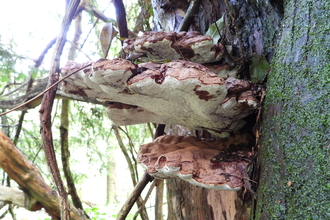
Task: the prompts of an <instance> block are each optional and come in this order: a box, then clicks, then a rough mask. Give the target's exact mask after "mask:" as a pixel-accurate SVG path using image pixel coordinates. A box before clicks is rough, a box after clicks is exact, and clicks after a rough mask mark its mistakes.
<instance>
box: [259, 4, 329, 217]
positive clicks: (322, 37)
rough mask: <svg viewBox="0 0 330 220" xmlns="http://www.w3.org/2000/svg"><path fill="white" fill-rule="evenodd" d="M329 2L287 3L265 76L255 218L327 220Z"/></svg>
mask: <svg viewBox="0 0 330 220" xmlns="http://www.w3.org/2000/svg"><path fill="white" fill-rule="evenodd" d="M329 11H330V2H329V1H328V0H320V1H307V0H290V1H287V2H286V4H285V14H284V19H283V23H282V28H283V31H282V34H281V37H280V40H279V42H278V44H277V48H275V49H276V54H275V57H274V59H273V64H272V70H271V72H270V74H269V77H268V83H267V94H266V103H265V108H264V114H263V119H264V121H263V124H262V149H261V154H260V157H261V163H262V164H261V175H260V183H259V188H258V202H257V209H256V215H255V219H330V140H329V139H330V138H329V137H330V105H329V100H330V62H329V60H330V22H329V21H330V15H329Z"/></svg>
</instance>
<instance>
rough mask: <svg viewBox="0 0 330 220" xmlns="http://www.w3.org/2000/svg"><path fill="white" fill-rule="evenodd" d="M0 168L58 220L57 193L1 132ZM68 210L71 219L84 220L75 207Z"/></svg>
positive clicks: (58, 205)
mask: <svg viewBox="0 0 330 220" xmlns="http://www.w3.org/2000/svg"><path fill="white" fill-rule="evenodd" d="M0 166H1V168H2V169H3V170H4V171H5V172H6V173H8V175H9V176H10V177H11V178H12V179H13V180H14V181H15V182H17V184H18V185H19V186H20V187H21V189H22V190H23V191H24V193H26V194H28V195H30V196H31V197H33V198H34V199H36V200H37V201H38V205H39V206H41V207H43V208H45V210H46V211H47V212H48V213H49V215H51V216H52V217H53V218H54V219H60V204H59V197H58V194H57V192H56V191H55V190H53V189H52V188H51V187H50V186H49V185H47V184H46V182H45V181H44V179H43V178H42V176H41V174H40V171H39V170H38V169H37V167H36V166H35V165H34V164H33V163H32V162H30V161H29V160H28V159H27V158H26V157H25V156H24V155H23V154H22V153H21V152H20V151H19V150H18V149H17V148H16V147H15V145H14V144H13V142H12V141H11V140H10V139H9V138H8V137H7V136H5V135H4V134H3V133H2V132H1V131H0ZM41 207H40V208H41ZM70 210H71V211H70V218H71V219H79V220H80V219H86V217H85V216H84V215H83V214H82V213H81V212H80V211H79V210H77V209H76V208H75V207H73V206H70Z"/></svg>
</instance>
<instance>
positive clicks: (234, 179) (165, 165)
mask: <svg viewBox="0 0 330 220" xmlns="http://www.w3.org/2000/svg"><path fill="white" fill-rule="evenodd" d="M252 140H253V138H252V136H251V135H250V134H243V135H237V136H234V137H231V138H228V139H224V140H218V141H201V140H198V139H197V138H196V137H191V136H188V137H187V136H171V135H165V136H161V137H159V138H157V139H156V140H155V141H154V142H152V143H149V144H144V145H142V146H141V148H140V151H139V153H138V156H139V163H142V164H144V166H145V167H146V168H147V172H148V173H149V174H151V175H152V176H154V177H156V178H175V177H176V178H182V179H184V180H186V181H188V182H191V183H193V184H196V185H201V186H204V187H208V188H215V189H226V190H237V189H238V188H240V187H242V186H243V185H244V182H243V178H245V176H246V169H247V166H248V164H249V163H250V161H251V159H252V151H251V148H249V147H248V146H246V143H251V141H252ZM171 170H178V171H177V172H171ZM166 175H167V176H166ZM222 185H227V186H229V188H226V187H224V188H221V186H222Z"/></svg>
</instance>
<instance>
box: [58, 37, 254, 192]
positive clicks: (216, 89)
mask: <svg viewBox="0 0 330 220" xmlns="http://www.w3.org/2000/svg"><path fill="white" fill-rule="evenodd" d="M124 50H126V51H127V52H130V53H131V54H135V55H137V56H140V55H146V56H147V57H148V58H149V59H150V60H156V61H161V60H167V61H171V62H168V63H152V62H149V63H142V64H139V65H137V64H134V63H132V62H131V61H129V60H127V59H126V60H124V59H113V60H107V59H101V60H99V61H96V62H93V63H90V64H91V65H90V66H88V67H86V68H84V69H83V70H80V71H78V72H77V73H75V74H73V75H71V76H70V77H68V78H67V79H65V80H64V81H63V83H62V87H61V88H62V90H63V92H65V93H69V94H74V95H79V96H83V97H90V98H96V99H98V100H99V101H102V102H104V103H105V104H107V105H108V108H107V110H106V112H107V114H108V116H109V118H110V119H111V120H112V122H113V124H115V125H131V124H139V123H147V122H153V123H158V124H168V125H182V126H185V127H187V128H189V129H194V130H207V131H209V132H211V133H213V134H215V135H218V136H224V135H226V134H228V132H233V131H238V130H240V129H241V128H242V127H243V126H244V125H245V121H244V118H245V117H246V116H248V115H249V114H251V113H253V112H255V111H256V109H258V107H259V98H258V96H259V95H260V94H259V92H260V91H259V88H258V87H257V86H256V85H254V84H252V83H250V82H248V81H244V80H240V79H236V78H234V77H232V76H236V72H237V71H236V70H235V69H231V68H229V66H228V65H226V64H224V63H222V64H219V63H220V62H218V63H217V65H218V66H213V67H210V68H212V69H214V71H215V72H217V73H218V75H216V74H215V73H213V72H212V70H211V69H209V68H207V67H206V66H204V65H202V64H204V63H212V62H216V61H219V60H220V59H221V58H222V55H223V52H224V48H223V46H222V45H221V44H213V41H212V39H211V37H209V36H202V35H201V34H199V33H198V32H179V33H175V32H146V33H144V34H143V35H142V36H141V37H139V38H137V39H135V40H132V39H127V40H125V45H124ZM135 55H134V56H135ZM82 67H84V64H78V63H74V62H71V61H70V62H68V63H67V65H66V66H65V67H64V68H62V72H61V74H62V75H67V74H69V73H71V72H73V71H76V70H78V69H80V68H82ZM230 140H233V139H230ZM235 141H236V142H237V140H236V139H235V140H234V141H233V142H235ZM236 142H235V143H234V147H232V146H231V144H230V141H229V142H228V141H222V142H219V141H214V142H208V141H199V140H197V139H196V138H194V137H175V136H162V137H159V138H157V139H156V140H155V141H154V142H153V143H150V144H145V145H142V146H141V150H140V152H139V162H140V163H142V164H143V165H144V166H145V167H146V169H147V171H148V173H149V174H151V175H152V176H155V177H158V178H171V177H178V178H181V179H184V180H186V181H188V182H191V183H193V184H196V185H199V186H203V187H206V188H213V189H221V190H238V189H240V188H241V187H242V185H243V182H244V181H243V179H246V178H247V177H246V168H247V166H248V164H249V162H250V159H251V155H252V153H251V150H246V149H245V148H239V149H236V147H235V146H239V145H240V144H237V143H236ZM238 142H239V141H238ZM216 155H218V156H216Z"/></svg>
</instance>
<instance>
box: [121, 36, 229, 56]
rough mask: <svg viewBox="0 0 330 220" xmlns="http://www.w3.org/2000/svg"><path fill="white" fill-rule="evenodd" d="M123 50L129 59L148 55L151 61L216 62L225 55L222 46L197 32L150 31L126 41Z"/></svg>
mask: <svg viewBox="0 0 330 220" xmlns="http://www.w3.org/2000/svg"><path fill="white" fill-rule="evenodd" d="M123 49H124V50H125V51H126V52H127V53H129V54H130V55H129V57H136V56H135V54H140V55H142V54H146V55H147V57H148V58H149V59H150V60H156V61H161V60H168V61H171V60H187V61H191V62H194V63H211V62H216V61H219V60H220V59H221V58H222V55H223V53H224V48H223V46H222V44H220V43H218V44H213V40H212V38H211V37H210V36H204V35H202V34H201V33H199V32H196V31H190V32H179V33H176V32H173V31H170V32H162V31H160V32H155V31H149V32H145V33H143V35H142V36H140V37H138V38H136V39H135V40H133V39H126V40H125V41H124V46H123ZM133 54H134V55H133Z"/></svg>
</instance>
